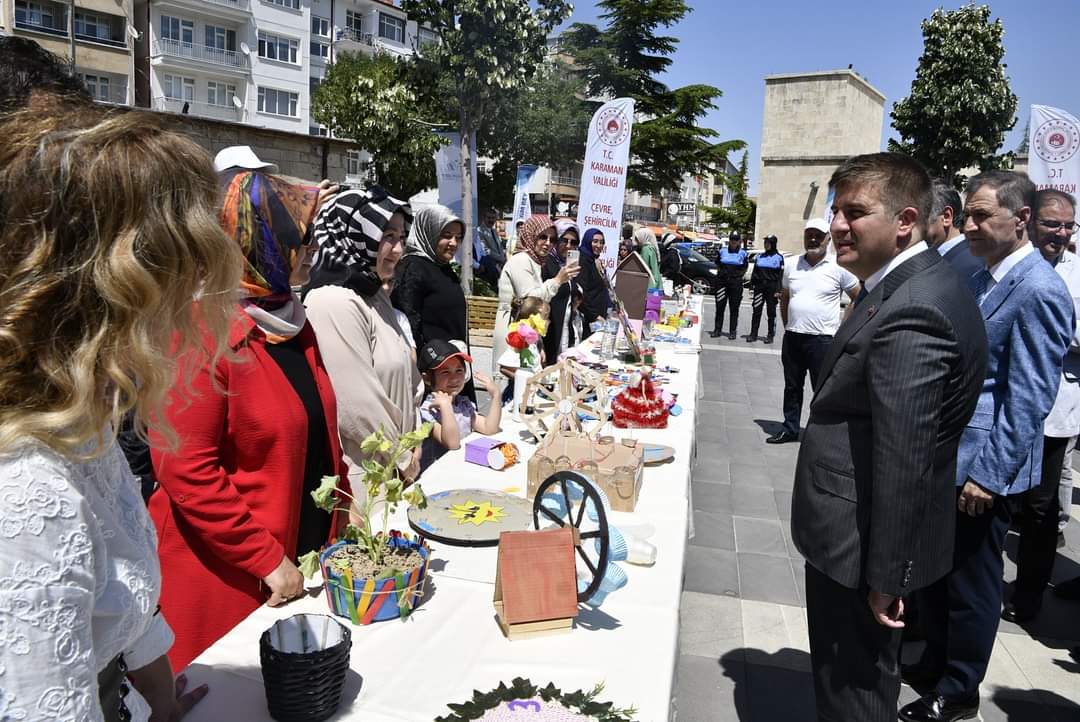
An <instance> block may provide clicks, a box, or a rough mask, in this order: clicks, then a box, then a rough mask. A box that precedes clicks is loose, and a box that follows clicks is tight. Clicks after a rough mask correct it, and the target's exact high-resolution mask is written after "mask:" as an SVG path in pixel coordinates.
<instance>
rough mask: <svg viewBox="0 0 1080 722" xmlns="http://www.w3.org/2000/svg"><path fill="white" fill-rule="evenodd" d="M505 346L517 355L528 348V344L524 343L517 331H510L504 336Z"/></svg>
mask: <svg viewBox="0 0 1080 722" xmlns="http://www.w3.org/2000/svg"><path fill="white" fill-rule="evenodd" d="M506 344H507V345H508V346H509V347H510V348H512V349H514V350H515V351H517V352H518V353H520V352H522V351H524V350H525V349H526V348H528V346H529V344H528V342H526V341H525V339H524V338H522V337H521V334H520V333H518V332H517V331H511V332H510V333H508V334H506Z"/></svg>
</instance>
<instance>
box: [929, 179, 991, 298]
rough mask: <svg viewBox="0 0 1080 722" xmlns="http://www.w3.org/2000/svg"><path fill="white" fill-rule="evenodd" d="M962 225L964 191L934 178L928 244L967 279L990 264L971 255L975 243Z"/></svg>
mask: <svg viewBox="0 0 1080 722" xmlns="http://www.w3.org/2000/svg"><path fill="white" fill-rule="evenodd" d="M962 226H963V204H962V203H961V202H960V194H959V193H957V192H956V189H955V188H953V187H952V186H951V185H949V184H948V183H945V182H943V181H940V180H936V181H934V210H932V211H931V212H930V224H929V227H928V231H927V235H926V243H927V245H929V246H930V247H931V248H933V249H935V250H936V251H937V252H938V253H940V254H941V257H942V258H944V259H945V260H946V261H948V262H949V263H951V264H952V267H953V268H955V269H956V272H957V273H959V274H960V275H961V276H962V277H963V278H964V279H965V280H966V279H968V278H971V276H973V275H974V274H976V273H978V272H979V271H981V270H982V269H984V268H986V264H985V263H983V260H982V259H981V258H976V257H975V256H973V255H971V247H970V246H971V244H969V243H968V240H967V238H965V237H964V234H963V233H961V232H960V228H961V227H962Z"/></svg>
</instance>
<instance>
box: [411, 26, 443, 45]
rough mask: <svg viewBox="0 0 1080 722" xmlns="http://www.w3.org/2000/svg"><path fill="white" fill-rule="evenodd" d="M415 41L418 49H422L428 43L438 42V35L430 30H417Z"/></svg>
mask: <svg viewBox="0 0 1080 722" xmlns="http://www.w3.org/2000/svg"><path fill="white" fill-rule="evenodd" d="M416 39H417V41H418V45H419V47H421V48H422V47H424V46H425V45H428V44H430V43H437V42H439V35H438V33H436V32H435V31H434V30H432V29H431V28H419V29H417V33H416Z"/></svg>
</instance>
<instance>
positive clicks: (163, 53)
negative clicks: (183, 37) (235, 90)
mask: <svg viewBox="0 0 1080 722" xmlns="http://www.w3.org/2000/svg"><path fill="white" fill-rule="evenodd" d="M154 56H156V57H160V58H163V59H164V60H165V61H166V62H178V63H180V64H184V65H194V66H206V65H211V66H213V67H215V68H217V69H218V70H228V71H233V72H236V73H241V74H245V75H246V74H248V73H250V72H251V59H250V58H248V56H246V55H244V54H243V53H238V52H235V51H232V50H222V49H220V48H211V47H208V46H206V45H196V44H194V43H183V42H180V41H179V40H155V41H154Z"/></svg>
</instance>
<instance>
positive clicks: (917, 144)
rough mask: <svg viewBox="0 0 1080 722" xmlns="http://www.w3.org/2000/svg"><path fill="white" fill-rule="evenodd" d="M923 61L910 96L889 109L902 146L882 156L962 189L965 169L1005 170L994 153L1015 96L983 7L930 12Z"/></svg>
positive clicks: (893, 144)
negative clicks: (909, 161) (903, 159)
mask: <svg viewBox="0 0 1080 722" xmlns="http://www.w3.org/2000/svg"><path fill="white" fill-rule="evenodd" d="M922 34H923V54H922V56H921V57H920V58H919V66H918V69H917V70H916V71H915V80H914V82H913V83H912V84H911V94H910V95H909V96H908V97H906V98H904V99H903V100H901V101H899V102H898V103H895V104H894V105H893V110H892V113H891V116H892V119H893V127H894V128H895V129H896V131H897V132H898V133H899V134H900V137H901V141H900V142H897V141H889V150H893V151H898V152H902V153H907V154H909V155H911V156H912V157H914V158H916V159H918V160H919V161H921V162H922V163H923V164H924V165H925V166H926V167H927V168H928V169H929V170H930V173H931V174H932V175H935V176H938V177H940V178H943V179H947V180H949V181H952V182H954V183H957V184H961V183H962V182H963V180H964V179H962V178H958V177H957V173H958V172H959V171H961V170H963V169H964V168H968V167H971V166H978V167H980V168H988V167H996V166H1000V165H1001V164H1003V163H1007V162H1008V161H1005V160H1004V159H1000V158H995V156H994V154H995V153H996V152H997V150H998V148H1000V146H1001V143H1002V141H1003V140H1004V139H1005V133H1006V132H1008V131H1009V130H1011V129H1012V127H1013V125H1015V123H1016V104H1017V100H1016V96H1015V95H1014V94H1013V92H1012V91H1011V90H1010V89H1009V78H1008V76H1006V75H1005V68H1006V65H1005V64H1004V63H1003V62H1002V61H1003V59H1004V57H1005V48H1004V46H1003V45H1002V42H1001V41H1002V37H1003V36H1004V34H1005V30H1004V28H1003V27H1002V24H1001V20H994V21H993V22H991V21H990V8H989V7H988V6H986V5H975V4H974V3H968V4H967V5H964V6H962V7H961V8H959V9H958V10H950V11H947V10H941V9H938V10H935V11H934V13H933V14H932V15H931V16H930V18H929V19H927V20H924V21H923V23H922Z"/></svg>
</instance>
